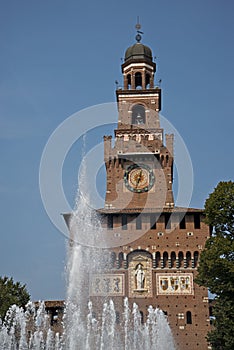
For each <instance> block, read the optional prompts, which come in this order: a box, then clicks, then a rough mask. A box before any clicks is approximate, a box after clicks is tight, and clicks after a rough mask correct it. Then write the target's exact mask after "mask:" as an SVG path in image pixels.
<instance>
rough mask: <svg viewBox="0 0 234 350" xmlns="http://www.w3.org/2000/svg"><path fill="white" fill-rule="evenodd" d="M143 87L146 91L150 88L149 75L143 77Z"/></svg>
mask: <svg viewBox="0 0 234 350" xmlns="http://www.w3.org/2000/svg"><path fill="white" fill-rule="evenodd" d="M145 86H146V89H149V88H150V75H149V74H146V76H145Z"/></svg>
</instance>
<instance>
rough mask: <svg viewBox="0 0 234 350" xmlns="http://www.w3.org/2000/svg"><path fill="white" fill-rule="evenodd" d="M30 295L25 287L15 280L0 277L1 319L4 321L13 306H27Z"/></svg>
mask: <svg viewBox="0 0 234 350" xmlns="http://www.w3.org/2000/svg"><path fill="white" fill-rule="evenodd" d="M29 299H30V295H29V294H28V292H27V290H26V286H25V285H21V283H20V282H14V281H13V278H8V277H0V318H1V319H4V317H5V315H6V312H7V310H8V309H9V307H10V306H11V305H14V304H15V305H18V306H25V305H26V304H27V302H28V301H29Z"/></svg>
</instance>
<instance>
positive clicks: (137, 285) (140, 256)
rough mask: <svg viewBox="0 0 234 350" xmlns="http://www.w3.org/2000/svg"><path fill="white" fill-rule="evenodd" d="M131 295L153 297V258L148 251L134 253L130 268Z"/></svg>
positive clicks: (131, 257)
mask: <svg viewBox="0 0 234 350" xmlns="http://www.w3.org/2000/svg"><path fill="white" fill-rule="evenodd" d="M128 280H129V297H130V298H131V297H137V298H145V297H152V259H151V257H150V256H149V254H148V253H144V252H142V253H137V254H134V253H132V254H131V256H130V259H129V268H128Z"/></svg>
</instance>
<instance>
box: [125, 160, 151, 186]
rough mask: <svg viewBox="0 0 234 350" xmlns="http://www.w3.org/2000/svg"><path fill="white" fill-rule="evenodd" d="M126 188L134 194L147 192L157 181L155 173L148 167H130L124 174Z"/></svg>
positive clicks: (142, 165) (136, 165)
mask: <svg viewBox="0 0 234 350" xmlns="http://www.w3.org/2000/svg"><path fill="white" fill-rule="evenodd" d="M124 181H125V186H126V187H127V188H128V189H129V190H130V191H132V192H138V193H141V192H147V191H149V190H150V189H151V188H152V187H153V185H154V181H155V177H154V173H153V171H152V170H151V169H150V167H149V166H148V165H145V164H140V165H139V164H133V165H130V166H129V167H128V168H127V170H126V171H125V174H124Z"/></svg>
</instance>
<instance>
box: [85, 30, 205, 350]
mask: <svg viewBox="0 0 234 350" xmlns="http://www.w3.org/2000/svg"><path fill="white" fill-rule="evenodd" d="M137 29H139V27H138V28H137ZM121 68H122V74H123V87H122V88H120V87H118V88H117V91H116V97H117V105H118V126H117V129H116V130H115V139H114V140H112V137H111V136H104V161H105V166H106V179H107V180H106V196H105V206H104V208H102V209H99V210H98V213H99V214H100V216H101V220H102V225H103V228H104V232H105V234H106V237H107V238H108V244H109V245H108V246H109V250H110V254H111V268H110V271H108V272H107V273H104V274H103V275H100V274H97V275H95V274H94V275H93V276H92V278H91V280H90V295H91V297H92V300H93V301H94V303H95V302H96V305H99V304H100V302H99V298H100V297H103V296H104V297H110V298H111V299H113V300H114V303H115V307H116V315H119V316H118V317H117V318H120V319H121V316H120V315H122V314H123V308H122V305H123V299H124V297H128V300H129V303H130V304H133V303H137V304H138V307H139V310H140V313H141V315H142V320H143V321H144V322H145V321H146V318H147V313H148V308H149V306H150V305H152V306H153V307H154V308H156V307H158V308H160V309H162V310H163V311H164V313H165V314H166V315H167V317H168V321H169V324H170V326H171V329H172V332H173V336H174V339H175V343H176V345H177V346H178V348H179V349H180V350H187V349H198V350H204V349H209V345H208V344H207V340H206V336H207V332H208V331H209V330H210V322H209V303H208V291H207V289H206V288H202V287H199V286H198V285H197V284H196V283H195V277H196V275H197V267H198V263H199V257H200V252H201V250H202V249H203V248H204V246H205V242H206V239H207V238H208V237H209V236H210V231H209V227H208V226H207V225H206V224H205V223H204V220H203V219H204V214H203V210H202V209H194V208H183V207H177V206H175V204H174V197H173V189H172V183H173V162H174V149H173V148H174V147H173V145H174V136H173V135H165V137H164V130H163V129H162V127H161V126H160V119H159V112H160V110H161V89H160V87H159V86H155V85H154V76H155V73H156V63H155V62H154V60H153V56H152V51H151V49H150V48H149V47H148V46H146V45H144V44H142V43H141V35H140V32H139V31H138V34H137V36H136V43H135V44H134V45H132V46H130V47H129V48H128V49H127V50H126V52H125V57H124V62H123V64H122V67H121ZM120 322H121V320H120Z"/></svg>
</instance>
